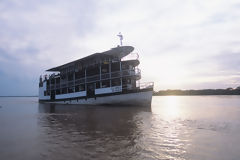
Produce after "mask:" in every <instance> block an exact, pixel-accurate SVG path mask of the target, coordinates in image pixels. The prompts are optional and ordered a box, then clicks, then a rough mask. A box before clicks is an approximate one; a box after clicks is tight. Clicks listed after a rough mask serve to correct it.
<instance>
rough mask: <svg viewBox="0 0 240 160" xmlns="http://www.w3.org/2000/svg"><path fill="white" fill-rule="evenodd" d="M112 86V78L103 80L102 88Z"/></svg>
mask: <svg viewBox="0 0 240 160" xmlns="http://www.w3.org/2000/svg"><path fill="white" fill-rule="evenodd" d="M106 87H110V80H106V81H102V88H106Z"/></svg>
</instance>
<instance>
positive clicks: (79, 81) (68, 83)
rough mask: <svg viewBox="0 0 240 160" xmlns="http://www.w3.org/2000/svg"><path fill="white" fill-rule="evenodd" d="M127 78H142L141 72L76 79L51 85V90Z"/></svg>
mask: <svg viewBox="0 0 240 160" xmlns="http://www.w3.org/2000/svg"><path fill="white" fill-rule="evenodd" d="M127 76H138V77H139V78H140V77H141V70H140V69H138V68H136V69H135V70H133V69H131V70H122V71H115V72H111V73H104V74H101V77H100V74H98V75H94V76H87V77H86V78H85V77H83V78H80V79H75V83H74V80H72V81H65V82H60V84H59V83H56V84H55V85H53V84H51V85H50V86H51V87H50V88H51V90H53V89H60V88H66V87H73V86H74V85H75V86H76V85H80V84H84V83H85V82H86V83H91V82H96V81H100V80H108V79H113V78H121V77H127ZM50 77H51V76H50ZM52 77H53V76H52ZM50 88H49V87H48V88H47V89H50Z"/></svg>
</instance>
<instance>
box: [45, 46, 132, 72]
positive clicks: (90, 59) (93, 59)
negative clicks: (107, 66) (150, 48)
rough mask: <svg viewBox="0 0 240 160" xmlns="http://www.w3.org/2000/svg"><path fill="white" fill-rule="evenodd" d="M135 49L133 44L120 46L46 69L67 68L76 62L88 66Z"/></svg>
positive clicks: (119, 56) (121, 56)
mask: <svg viewBox="0 0 240 160" xmlns="http://www.w3.org/2000/svg"><path fill="white" fill-rule="evenodd" d="M133 50H134V47H132V46H118V47H115V48H112V49H110V50H108V51H105V52H102V53H95V54H92V55H89V56H87V57H84V58H81V59H78V60H75V61H72V62H69V63H66V64H63V65H60V66H57V67H54V68H51V69H48V70H46V71H53V72H55V71H60V70H62V69H63V68H67V67H70V66H75V64H80V65H81V66H82V67H86V66H89V65H92V64H98V63H101V62H103V61H104V60H106V59H113V58H117V59H121V58H123V57H125V56H127V55H128V54H129V53H131V52H132V51H133Z"/></svg>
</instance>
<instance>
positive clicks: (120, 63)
mask: <svg viewBox="0 0 240 160" xmlns="http://www.w3.org/2000/svg"><path fill="white" fill-rule="evenodd" d="M119 65H120V81H121V87H122V61H121V59H120V62H119Z"/></svg>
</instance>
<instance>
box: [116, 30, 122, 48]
mask: <svg viewBox="0 0 240 160" xmlns="http://www.w3.org/2000/svg"><path fill="white" fill-rule="evenodd" d="M117 36H118V37H119V38H120V45H121V46H122V40H123V35H122V33H121V32H119V33H118V35H117Z"/></svg>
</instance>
